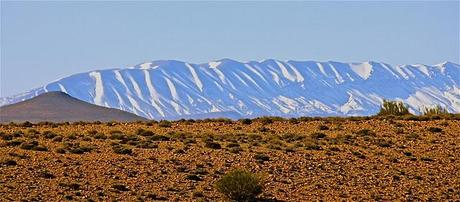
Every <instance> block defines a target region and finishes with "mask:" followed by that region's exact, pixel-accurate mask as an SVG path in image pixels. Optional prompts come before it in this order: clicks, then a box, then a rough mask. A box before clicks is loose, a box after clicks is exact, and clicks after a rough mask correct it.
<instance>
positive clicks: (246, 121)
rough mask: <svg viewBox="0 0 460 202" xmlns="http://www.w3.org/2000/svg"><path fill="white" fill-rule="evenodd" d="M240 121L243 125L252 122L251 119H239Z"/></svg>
mask: <svg viewBox="0 0 460 202" xmlns="http://www.w3.org/2000/svg"><path fill="white" fill-rule="evenodd" d="M240 122H241V123H242V124H244V125H250V124H251V123H252V120H251V119H240Z"/></svg>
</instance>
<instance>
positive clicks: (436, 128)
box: [428, 127, 442, 133]
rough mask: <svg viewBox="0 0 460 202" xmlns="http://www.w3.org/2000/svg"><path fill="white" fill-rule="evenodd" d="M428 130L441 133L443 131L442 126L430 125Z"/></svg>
mask: <svg viewBox="0 0 460 202" xmlns="http://www.w3.org/2000/svg"><path fill="white" fill-rule="evenodd" d="M428 131H430V132H432V133H440V132H442V128H438V127H429V128H428Z"/></svg>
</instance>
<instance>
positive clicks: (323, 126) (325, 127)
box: [318, 125, 329, 130]
mask: <svg viewBox="0 0 460 202" xmlns="http://www.w3.org/2000/svg"><path fill="white" fill-rule="evenodd" d="M318 129H319V130H329V127H328V126H325V125H320V126H318Z"/></svg>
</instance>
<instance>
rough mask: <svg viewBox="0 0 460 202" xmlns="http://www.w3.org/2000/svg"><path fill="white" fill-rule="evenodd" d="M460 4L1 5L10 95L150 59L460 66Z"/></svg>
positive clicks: (4, 79) (4, 86)
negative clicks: (377, 62)
mask: <svg viewBox="0 0 460 202" xmlns="http://www.w3.org/2000/svg"><path fill="white" fill-rule="evenodd" d="M459 24H460V23H459V1H449V2H325V3H324V2H323V3H320V2H235V3H232V2H188V3H187V2H185V3H184V2H173V3H168V2H136V3H129V2H22V3H21V2H19V3H18V2H5V1H2V2H1V75H0V78H1V82H0V84H1V88H0V89H1V92H0V96H9V95H13V94H17V93H20V92H23V91H26V90H29V89H32V88H35V87H39V86H40V85H43V84H46V83H48V82H50V81H53V80H56V79H58V78H61V77H64V76H68V75H70V74H74V73H79V72H85V71H89V70H94V69H104V68H109V67H123V66H129V65H135V64H138V63H141V62H144V61H151V60H159V59H176V60H183V61H188V62H193V63H203V62H207V61H210V60H217V59H221V58H232V59H236V60H242V61H248V60H261V59H266V58H274V59H280V60H288V59H293V60H320V61H327V60H335V61H343V62H355V61H356V62H359V61H367V60H374V61H382V62H387V63H390V64H393V65H394V64H407V63H424V64H437V63H440V62H443V61H452V62H455V63H459V43H460V42H459Z"/></svg>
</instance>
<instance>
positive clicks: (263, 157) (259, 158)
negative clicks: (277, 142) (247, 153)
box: [254, 154, 270, 163]
mask: <svg viewBox="0 0 460 202" xmlns="http://www.w3.org/2000/svg"><path fill="white" fill-rule="evenodd" d="M254 159H256V160H257V161H258V162H262V163H263V162H265V161H270V157H269V156H267V155H265V154H256V155H254Z"/></svg>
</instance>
